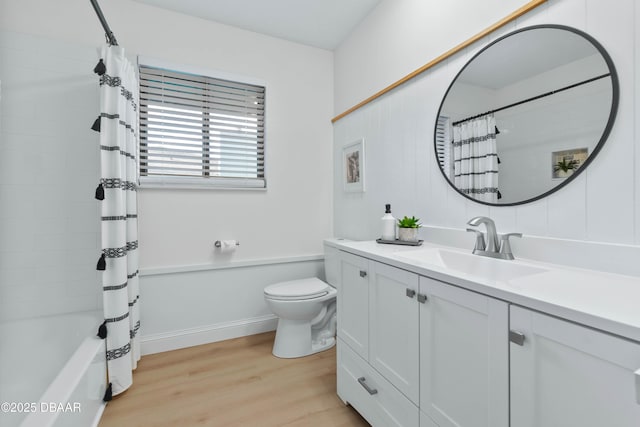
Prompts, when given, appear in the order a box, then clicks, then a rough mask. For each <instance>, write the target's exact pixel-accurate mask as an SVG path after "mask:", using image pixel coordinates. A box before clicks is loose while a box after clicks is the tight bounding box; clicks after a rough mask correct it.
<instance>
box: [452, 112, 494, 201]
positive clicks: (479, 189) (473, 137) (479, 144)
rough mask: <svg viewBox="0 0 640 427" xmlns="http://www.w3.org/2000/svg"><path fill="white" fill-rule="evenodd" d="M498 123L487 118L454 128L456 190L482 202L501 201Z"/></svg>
mask: <svg viewBox="0 0 640 427" xmlns="http://www.w3.org/2000/svg"><path fill="white" fill-rule="evenodd" d="M495 129H496V120H495V118H494V116H493V114H491V115H487V116H483V117H480V118H477V119H473V120H468V121H465V122H463V123H459V124H457V125H455V126H453V159H454V174H455V186H456V188H457V189H459V190H460V191H461V192H462V193H464V194H466V195H468V196H469V197H472V198H474V199H476V200H480V201H483V202H489V203H495V202H497V201H498V154H497V149H496V133H495Z"/></svg>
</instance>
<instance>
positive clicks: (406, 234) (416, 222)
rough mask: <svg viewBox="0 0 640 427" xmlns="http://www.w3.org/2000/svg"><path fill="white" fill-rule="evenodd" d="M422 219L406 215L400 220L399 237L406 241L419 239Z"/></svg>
mask: <svg viewBox="0 0 640 427" xmlns="http://www.w3.org/2000/svg"><path fill="white" fill-rule="evenodd" d="M421 225H422V224H420V219H419V218H416V217H415V216H412V217H411V218H409V217H408V216H405V217H404V218H402V219H399V220H398V239H399V240H404V241H405V242H417V241H418V228H420V226H421Z"/></svg>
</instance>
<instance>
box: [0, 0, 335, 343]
mask: <svg viewBox="0 0 640 427" xmlns="http://www.w3.org/2000/svg"><path fill="white" fill-rule="evenodd" d="M101 6H102V9H103V12H104V14H105V16H106V17H107V20H108V22H109V24H110V26H111V28H112V30H113V31H114V33H115V35H116V37H117V39H118V42H119V44H120V45H121V46H123V47H124V48H125V49H126V52H127V53H128V55H130V56H135V55H136V54H140V55H144V56H148V57H152V58H157V59H161V60H165V61H168V62H171V63H178V64H185V65H193V66H196V67H200V68H205V69H211V70H220V71H223V72H228V73H235V74H238V75H242V76H248V77H253V78H257V79H261V80H263V81H265V82H266V85H267V106H266V108H267V110H266V117H267V122H266V156H267V158H266V161H267V164H266V168H267V171H266V176H267V186H268V188H267V190H266V191H204V190H159V189H140V191H139V193H138V195H139V240H140V269H141V307H142V310H143V312H145V311H146V313H148V314H147V315H146V316H145V317H144V319H145V323H146V324H145V325H143V326H142V335H143V339H144V336H145V334H146V332H145V329H146V330H150V331H153V332H154V333H159V331H160V329H159V328H158V325H160V324H162V325H165V326H166V328H168V329H171V326H170V325H171V324H172V322H171V321H170V320H171V318H175V319H176V322H175V323H176V325H177V324H178V322H177V320H178V319H180V321H181V322H182V323H181V325H182V326H179V327H178V326H176V330H177V329H180V328H183V327H184V324H185V322H186V323H188V324H189V325H190V326H189V327H196V326H199V327H206V326H207V324H208V323H207V322H213V323H215V324H216V325H218V326H219V324H220V322H223V320H221V319H220V318H219V317H216V318H215V319H214V318H212V317H207V316H206V315H203V313H202V312H200V311H199V309H198V310H196V309H193V310H191V309H190V308H189V306H185V307H183V309H182V310H180V311H178V312H176V311H173V310H163V309H164V308H166V307H169V306H170V305H171V304H172V303H173V301H174V300H175V293H176V292H179V293H180V294H182V295H189V296H190V299H191V300H192V301H200V302H202V301H205V302H206V301H208V302H209V306H208V312H209V313H212V312H216V310H221V311H224V312H229V313H233V314H230V316H232V317H230V318H228V319H226V320H227V321H229V322H236V321H239V320H241V319H243V318H253V317H254V316H255V315H256V310H255V306H251V307H248V308H247V309H246V310H245V311H243V310H242V304H243V302H242V300H240V299H238V298H237V293H235V292H229V288H228V287H226V286H225V287H221V286H219V285H218V282H217V280H216V277H217V275H221V274H224V280H225V281H226V282H229V283H230V284H231V286H234V285H235V286H237V288H238V289H239V291H240V292H242V291H244V290H245V287H246V286H249V284H248V283H247V280H246V279H244V278H243V279H241V278H240V277H246V275H245V276H243V275H242V274H243V273H241V270H242V269H231V270H229V271H227V270H225V269H224V268H223V269H220V268H219V267H221V266H223V267H224V266H233V265H234V264H237V263H241V264H242V263H247V262H249V261H251V262H252V261H258V263H260V264H263V267H261V268H265V269H268V264H269V262H268V261H269V260H270V259H278V260H283V259H284V260H286V259H288V258H290V257H293V259H294V260H299V258H296V257H303V258H304V257H308V258H309V259H310V260H303V261H300V265H301V266H302V267H299V268H297V270H296V268H291V269H284V268H283V269H280V270H278V271H279V273H278V274H277V275H271V276H269V275H267V274H260V273H257V274H254V276H253V277H254V278H260V277H269V278H270V279H271V280H276V281H277V280H285V279H290V278H294V277H297V276H299V275H301V274H303V273H302V272H301V271H300V268H302V269H303V270H304V274H315V273H316V271H317V270H318V266H317V263H318V261H317V259H318V258H319V256H320V255H321V254H322V239H324V238H326V237H330V235H331V233H332V217H331V212H332V187H331V180H330V179H329V176H330V172H328V171H329V170H330V165H331V153H332V145H331V138H332V127H331V123H330V119H331V116H332V113H333V53H332V52H330V51H326V50H321V49H316V48H311V47H307V46H303V45H300V44H295V43H291V42H286V41H283V40H280V39H275V38H272V37H266V36H262V35H259V34H256V33H252V32H248V31H244V30H240V29H237V28H233V27H229V26H225V25H221V24H216V23H212V22H209V21H205V20H201V19H198V18H194V17H190V16H186V15H180V14H177V13H174V12H170V11H165V10H162V9H158V8H154V7H150V6H147V5H144V4H141V3H138V2H134V1H132V0H109V1H102V2H101ZM0 29H2V30H5V31H11V32H15V33H22V34H27V35H37V36H40V37H42V38H44V39H45V40H47V41H48V42H49V44H50V45H54V46H67V45H69V46H72V47H73V48H78V49H85V50H86V49H94V48H95V47H96V46H99V45H101V44H102V43H103V42H104V36H103V30H102V28H101V26H100V24H99V21H98V19H97V17H96V15H95V13H94V11H93V9H92V7H91V4H90V3H89V1H87V0H65V1H64V2H50V1H47V0H9V1H2V3H0ZM61 49H62V48H61ZM63 50H64V49H63ZM94 50H95V49H94ZM56 52H57V51H56ZM43 54H45V55H46V50H45V52H43ZM56 54H57V53H54V55H56ZM37 59H38V58H37V56H36V55H32V56H30V58H29V60H30V61H37ZM96 59H97V57H94V58H93V59H92V60H91V61H87V63H86V64H85V65H84V68H83V71H84V72H85V74H84V75H83V77H82V79H87V80H88V81H90V82H92V83H93V84H95V83H96V77H95V75H94V74H93V73H92V71H91V70H92V68H93V65H95V61H96ZM96 87H97V84H96ZM96 94H97V89H96ZM310 100H311V101H312V102H310ZM76 101H77V97H71V98H69V99H68V100H65V101H63V102H62V104H59V105H56V107H57V109H58V110H57V112H58V114H60V115H65V114H69V115H71V114H73V113H75V112H76V111H77V110H83V111H93V112H92V114H86V116H87V117H86V118H84V120H82V121H81V123H80V124H79V128H80V129H83V130H84V129H86V128H87V127H88V126H90V125H91V121H92V119H90V116H91V115H95V111H94V110H95V109H96V106H97V103H98V101H97V95H96V96H95V97H94V99H93V100H91V99H84V100H82V102H76ZM10 108H13V107H10ZM34 143H35V145H34V149H35V150H36V151H40V150H43V149H47V147H49V146H48V145H47V141H45V140H43V139H40V140H35V141H34ZM85 143H86V144H89V145H91V144H94V143H95V141H93V139H92V138H91V135H89V136H88V137H87V138H86V141H85ZM87 160H88V161H89V158H87ZM91 160H92V161H93V160H95V157H94V158H92V159H91ZM94 166H95V167H96V168H97V167H98V163H97V161H96V162H95V164H94ZM83 167H85V166H83ZM91 181H94V180H91ZM94 183H95V182H91V185H88V186H89V187H91V186H92V185H93V184H94ZM51 190H52V189H51ZM92 191H93V189H91V191H90V192H89V194H88V195H87V200H88V201H89V202H91V200H92V199H91V195H92ZM72 208H73V207H72V206H66V205H64V206H60V207H59V209H61V210H63V211H66V210H71V209H72ZM7 210H8V208H7V207H5V206H4V205H3V206H2V211H3V212H6V211H7ZM93 214H94V212H88V213H87V215H93ZM36 221H37V220H36ZM28 223H31V222H28ZM25 224H27V223H25ZM94 231H95V230H94ZM58 232H59V231H58ZM219 239H237V240H239V241H240V243H241V245H240V246H239V248H238V250H237V251H236V252H235V253H234V254H231V255H227V256H219V255H216V253H215V252H214V250H213V243H214V241H215V240H219ZM16 240H17V238H16ZM89 252H92V251H89ZM92 255H93V254H92ZM3 258H4V255H3ZM89 258H91V257H89ZM265 260H266V263H265V262H263V261H265ZM94 262H95V260H93V258H91V263H94ZM249 263H250V262H249ZM242 265H244V264H242ZM185 266H195V267H194V268H196V269H199V268H200V267H202V266H205V267H206V266H209V267H215V268H217V269H213V270H210V272H209V273H208V274H209V278H210V281H209V284H208V286H202V283H201V282H198V281H196V280H192V279H193V276H192V275H190V274H189V273H188V272H186V271H185V270H189V268H187V269H185V268H184V267H185ZM166 267H175V269H174V270H170V271H175V272H174V273H171V274H168V275H167V277H168V278H167V277H163V274H154V275H147V276H145V273H146V271H150V270H154V271H156V272H157V271H158V269H159V268H166ZM163 271H165V272H166V270H163ZM223 272H224V273H223ZM229 272H230V273H229ZM227 273H229V274H227ZM234 277H237V278H238V279H237V280H236V279H234ZM167 280H169V281H170V282H171V283H172V284H173V287H170V288H171V290H167V291H166V292H157V291H158V289H159V286H161V285H159V284H158V283H160V282H162V284H166V283H167ZM24 282H25V281H23V283H24ZM196 282H197V283H196ZM26 283H29V281H26ZM255 283H259V286H256V285H251V288H250V289H251V291H252V292H255V293H256V296H257V297H258V298H260V299H261V298H262V288H261V286H263V285H264V281H262V280H256V281H255ZM157 284H158V285H157ZM163 289H168V288H163ZM145 296H146V297H145ZM229 306H232V307H236V308H238V310H231V311H228V310H227V307H229ZM265 307H266V306H264V305H263V306H262V307H261V309H260V310H258V311H259V312H260V313H263V312H264V309H265ZM225 310H226V311H225ZM151 313H153V316H152V315H150V314H151ZM164 332H167V333H170V332H171V331H170V330H165V331H164Z"/></svg>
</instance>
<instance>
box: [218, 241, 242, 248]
mask: <svg viewBox="0 0 640 427" xmlns="http://www.w3.org/2000/svg"><path fill="white" fill-rule="evenodd" d="M213 246H215V247H216V248H221V247H222V241H221V240H216V241H215V243H214V244H213ZM236 246H240V242H238V241H236Z"/></svg>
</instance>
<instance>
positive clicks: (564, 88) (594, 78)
mask: <svg viewBox="0 0 640 427" xmlns="http://www.w3.org/2000/svg"><path fill="white" fill-rule="evenodd" d="M610 75H611V73H606V74H602V75H601V76H596V77H592V78H590V79H587V80H583V81H581V82H578V83H574V84H572V85H569V86H565V87H561V88H560V89H556V90H552V91H549V92H546V93H543V94H541V95H537V96H534V97H532V98H527V99H525V100H523V101H518V102H514V103H513V104H509V105H505V106H504V107H500V108H496V109H495V110H491V111H487V112H486V113H482V114H476V115H475V116H471V117H467V118H466V119H462V120H458V121H457V122H453V124H452V126H456V125H459V124H460V123H464V122H468V121H469V120H473V119H477V118H478V117H483V116H486V115H488V114H493V113H497V112H498V111H502V110H506V109H507V108H511V107H515V106H517V105H522V104H526V103H527V102H531V101H535V100H536V99H540V98H544V97H546V96H550V95H553V94H556V93H560V92H563V91H565V90H569V89H573V88H574V87H578V86H582V85H584V84H587V83H591V82H594V81H596V80H600V79H603V78H605V77H608V76H610Z"/></svg>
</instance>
